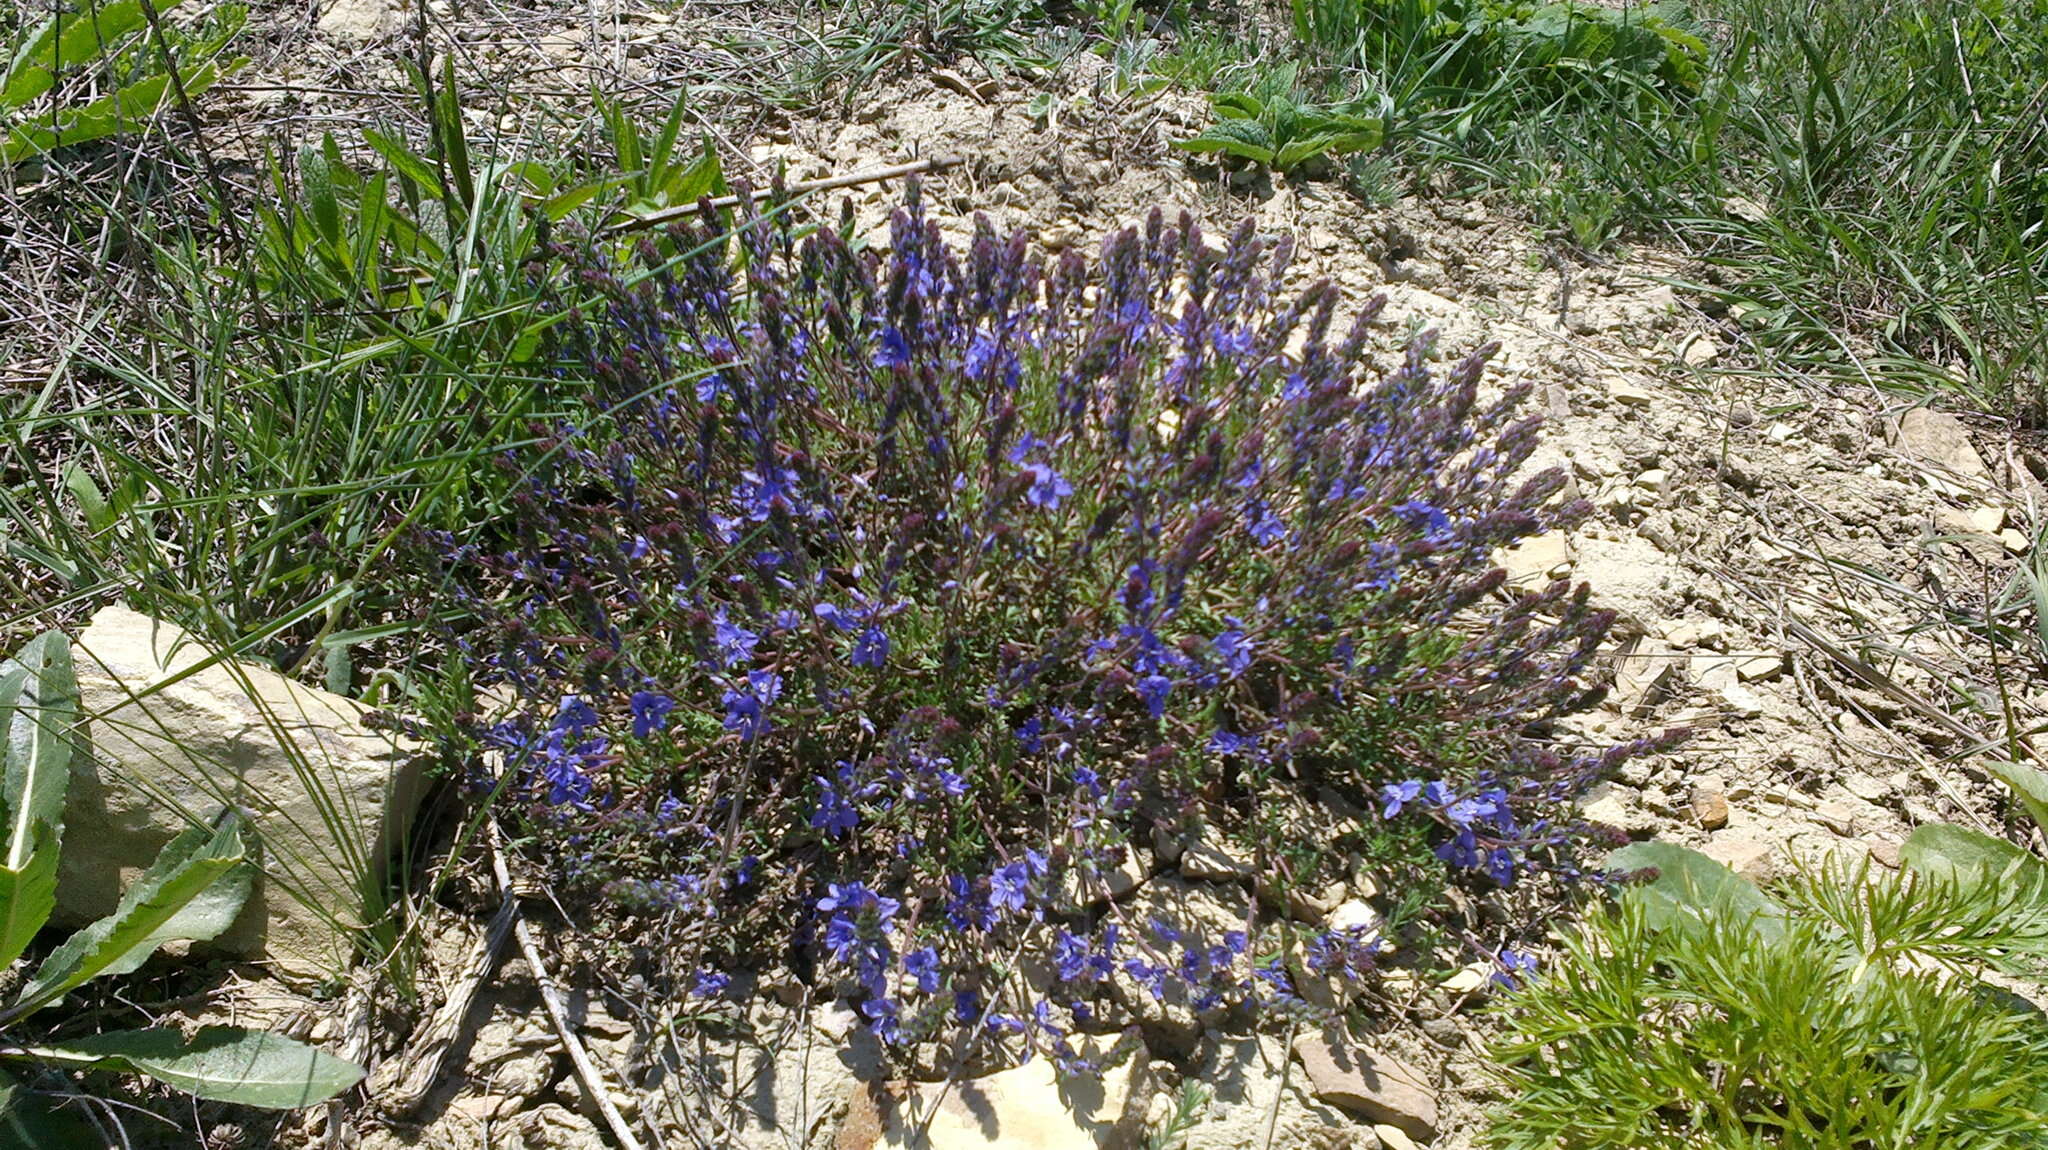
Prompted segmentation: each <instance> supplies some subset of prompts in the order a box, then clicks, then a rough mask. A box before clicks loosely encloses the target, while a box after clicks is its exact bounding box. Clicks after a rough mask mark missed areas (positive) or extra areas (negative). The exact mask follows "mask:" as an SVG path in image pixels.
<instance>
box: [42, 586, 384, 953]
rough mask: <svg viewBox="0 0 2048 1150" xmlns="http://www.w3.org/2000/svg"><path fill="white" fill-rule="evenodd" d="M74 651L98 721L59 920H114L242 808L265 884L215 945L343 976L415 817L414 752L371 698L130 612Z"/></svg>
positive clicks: (72, 820) (75, 806) (69, 847)
mask: <svg viewBox="0 0 2048 1150" xmlns="http://www.w3.org/2000/svg"><path fill="white" fill-rule="evenodd" d="M74 648H75V649H74V659H75V662H76V664H77V668H78V685H79V692H80V696H81V702H82V704H83V711H84V713H85V714H86V715H88V716H90V719H89V721H88V723H87V726H86V732H85V734H86V743H87V745H88V746H87V753H83V754H79V755H77V756H74V757H73V759H72V768H71V772H72V773H71V788H70V793H69V795H68V796H67V797H66V800H65V808H64V844H63V852H62V854H61V855H60V856H59V857H60V860H61V862H60V870H59V877H58V896H57V914H56V918H57V919H58V921H60V922H64V923H69V924H73V925H77V924H80V923H84V922H89V921H91V920H93V919H96V918H98V917H100V916H102V915H105V914H107V913H108V912H110V911H112V910H113V909H114V906H115V904H116V903H117V902H118V901H119V899H120V897H121V891H122V890H123V889H125V887H126V886H127V884H128V883H129V882H131V881H133V880H134V878H135V877H136V875H138V874H140V873H141V871H142V870H143V868H145V867H147V866H148V865H149V864H150V862H151V861H152V860H154V859H155V858H156V854H157V851H158V850H160V849H162V847H163V845H164V844H165V843H167V842H169V841H170V840H171V838H172V836H174V835H176V834H177V833H178V832H179V831H181V830H184V829H185V828H186V827H188V826H195V825H196V826H204V825H210V824H212V823H213V822H214V821H215V820H216V819H218V818H219V817H220V815H221V814H222V813H223V812H224V811H226V810H227V809H228V808H230V807H237V808H240V809H241V810H242V811H243V812H244V816H245V818H246V819H247V820H248V822H247V824H246V825H247V826H248V828H249V829H250V831H251V832H252V834H251V837H252V838H253V839H255V840H256V843H257V847H258V850H259V851H260V862H261V864H262V868H263V876H262V877H260V878H259V879H258V880H257V882H256V885H255V889H254V891H253V892H252V893H251V894H250V896H249V902H248V905H247V906H246V907H244V908H243V910H242V914H241V917H240V918H238V919H236V920H235V924H234V925H233V926H232V927H230V928H229V929H228V931H227V933H225V934H223V935H222V936H221V937H220V938H219V939H217V940H215V941H214V942H213V943H212V944H209V945H210V946H211V948H212V949H215V950H219V951H222V952H224V953H227V954H231V955H235V956H237V957H241V958H248V959H254V960H259V961H264V962H267V963H268V964H269V965H270V966H271V967H272V969H273V970H275V971H276V972H277V973H278V974H281V975H283V976H284V977H286V978H287V979H291V980H294V981H301V982H321V981H325V980H328V979H331V978H334V977H335V976H337V975H339V974H341V973H342V972H343V971H345V970H346V969H347V966H348V963H349V960H350V957H351V950H352V948H353V945H354V934H353V928H355V927H356V926H358V925H360V923H359V921H358V920H359V918H360V916H361V914H362V909H361V908H362V899H361V896H360V894H359V893H358V892H359V891H360V890H361V889H362V883H363V882H364V880H365V878H366V877H374V878H375V879H376V881H378V882H381V880H382V869H383V866H384V863H385V860H387V859H388V858H389V857H390V855H391V849H392V847H393V845H394V844H395V843H396V842H397V841H398V839H399V836H400V835H402V834H403V833H404V832H405V830H406V829H407V828H408V827H409V826H410V825H411V822H412V818H413V814H414V812H415V810H416V808H417V804H418V801H419V793H420V785H419V784H420V775H421V771H422V769H423V767H424V760H423V759H422V758H421V756H420V755H419V754H418V753H417V751H416V749H414V748H413V747H411V746H409V745H407V744H405V743H404V742H403V741H402V740H400V739H398V738H397V737H396V736H393V735H391V734H388V733H385V732H381V731H372V730H369V729H368V728H366V727H365V726H364V724H363V710H364V709H363V708H362V707H361V706H360V705H359V704H357V703H355V702H353V701H351V700H349V699H345V698H342V697H341V696H339V695H332V694H329V693H327V692H325V691H320V690H315V689H313V688H310V687H306V686H304V685H302V684H299V683H296V682H293V681H292V680H290V679H287V678H285V677H284V676H283V675H280V674H278V673H277V672H275V671H272V670H270V669H269V668H267V667H262V666H258V665H255V664H250V663H243V662H238V661H237V662H230V661H221V662H216V663H213V664H212V665H211V666H205V667H203V668H202V667H201V664H204V663H206V662H207V660H209V659H210V658H211V657H212V656H211V654H210V653H209V652H208V651H207V650H206V649H205V648H204V647H202V646H201V645H200V644H199V642H198V641H197V640H195V639H193V638H191V637H190V636H188V635H187V634H185V632H183V631H181V630H180V629H178V628H177V627H174V626H172V625H170V624H168V623H161V622H158V621H157V620H154V619H151V618H149V617H148V616H146V615H141V614H138V613H136V612H134V611H131V610H129V609H128V608H126V607H121V606H113V607H107V608H105V609H104V610H102V611H100V612H99V613H98V614H96V615H94V616H93V618H92V621H91V623H90V624H89V625H88V626H87V627H86V629H85V632H84V633H83V634H81V635H79V636H78V638H77V640H76V642H75V644H74ZM194 668H200V669H197V670H195V669H194ZM187 672H189V673H187ZM180 676H182V677H180Z"/></svg>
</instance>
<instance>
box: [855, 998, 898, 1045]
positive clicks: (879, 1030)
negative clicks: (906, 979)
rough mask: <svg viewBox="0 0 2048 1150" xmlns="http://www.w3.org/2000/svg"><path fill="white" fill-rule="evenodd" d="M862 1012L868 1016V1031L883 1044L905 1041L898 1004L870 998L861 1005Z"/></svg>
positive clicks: (883, 999)
mask: <svg viewBox="0 0 2048 1150" xmlns="http://www.w3.org/2000/svg"><path fill="white" fill-rule="evenodd" d="M860 1012H861V1013H862V1014H864V1015H866V1016H867V1020H868V1029H870V1030H872V1031H874V1032H875V1037H876V1038H879V1039H881V1040H882V1041H883V1042H888V1043H896V1042H901V1041H903V1022H902V1019H901V1018H900V1017H899V1012H898V1010H897V1007H896V1004H895V1003H893V1002H891V1001H889V1000H888V999H886V998H870V999H868V1000H867V1001H866V1002H863V1003H861V1005H860Z"/></svg>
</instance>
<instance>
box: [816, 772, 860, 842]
mask: <svg viewBox="0 0 2048 1150" xmlns="http://www.w3.org/2000/svg"><path fill="white" fill-rule="evenodd" d="M818 787H819V789H820V790H819V795H818V809H817V810H816V811H814V812H812V814H811V825H812V826H813V827H816V828H818V829H820V830H822V831H824V832H825V833H826V834H828V835H843V834H845V833H846V832H847V831H850V830H852V829H853V828H855V827H857V826H859V825H860V812H859V811H857V810H855V809H854V807H853V804H852V803H849V802H847V801H846V799H845V798H844V797H843V796H842V795H840V793H839V792H838V791H837V790H835V789H833V787H832V784H831V783H830V782H828V781H826V780H824V779H819V780H818Z"/></svg>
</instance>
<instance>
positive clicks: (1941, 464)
mask: <svg viewBox="0 0 2048 1150" xmlns="http://www.w3.org/2000/svg"><path fill="white" fill-rule="evenodd" d="M1893 446H1895V447H1897V448H1898V449H1899V451H1900V452H1902V453H1904V454H1906V455H1908V456H1911V457H1912V458H1914V459H1916V460H1918V461H1920V462H1921V463H1928V464H1932V465H1934V466H1935V467H1937V468H1940V469H1942V470H1943V471H1946V472H1948V473H1950V475H1952V476H1956V477H1960V478H1962V479H1965V480H1970V481H1974V482H1979V483H1981V482H1987V481H1989V480H1990V478H1991V471H1990V469H1989V468H1987V467H1985V466H1984V457H1983V456H1981V455H1979V454H1977V448H1976V446H1975V445H1973V444H1972V443H1971V442H1970V431H1969V429H1968V428H1966V427H1964V426H1963V422H1962V421H1961V420H1959V419H1957V418H1956V417H1955V416H1953V415H1949V414H1948V413H1946V412H1941V411H1934V410H1931V409H1929V408H1925V407H1916V408H1914V409H1913V410H1911V411H1909V412H1907V413H1906V414H1905V415H1903V416H1901V417H1900V418H1899V430H1898V435H1897V437H1896V438H1895V439H1894V440H1893Z"/></svg>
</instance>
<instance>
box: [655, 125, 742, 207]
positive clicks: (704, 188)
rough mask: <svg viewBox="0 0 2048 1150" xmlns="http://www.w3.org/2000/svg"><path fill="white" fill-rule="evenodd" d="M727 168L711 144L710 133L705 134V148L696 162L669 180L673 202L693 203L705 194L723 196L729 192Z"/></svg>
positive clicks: (670, 195)
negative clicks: (723, 165) (719, 160)
mask: <svg viewBox="0 0 2048 1150" xmlns="http://www.w3.org/2000/svg"><path fill="white" fill-rule="evenodd" d="M727 190H728V189H727V188H726V186H725V169H724V168H723V167H721V166H720V165H719V162H718V150H717V149H716V148H714V147H712V146H711V136H710V133H708V132H707V133H706V134H705V136H704V145H703V150H702V151H700V152H699V153H698V155H697V159H696V160H695V162H693V163H691V165H690V166H689V167H687V168H684V169H683V170H682V171H681V172H680V173H678V174H676V175H675V176H674V177H672V178H671V179H670V181H669V185H668V187H667V189H666V192H667V194H668V202H669V203H671V204H693V203H696V202H697V201H698V200H699V199H700V198H702V197H704V196H722V195H725V194H726V192H727Z"/></svg>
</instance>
